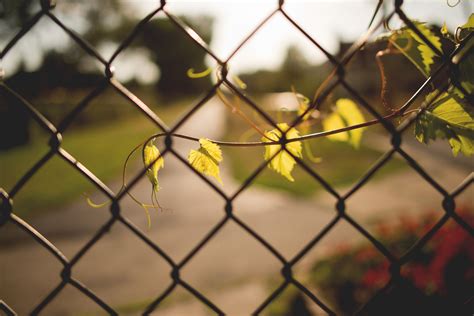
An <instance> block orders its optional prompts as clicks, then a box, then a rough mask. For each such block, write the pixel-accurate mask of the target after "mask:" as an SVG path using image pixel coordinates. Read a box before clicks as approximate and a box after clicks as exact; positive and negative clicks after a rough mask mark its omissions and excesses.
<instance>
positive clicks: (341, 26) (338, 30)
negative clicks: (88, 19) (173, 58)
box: [3, 0, 474, 82]
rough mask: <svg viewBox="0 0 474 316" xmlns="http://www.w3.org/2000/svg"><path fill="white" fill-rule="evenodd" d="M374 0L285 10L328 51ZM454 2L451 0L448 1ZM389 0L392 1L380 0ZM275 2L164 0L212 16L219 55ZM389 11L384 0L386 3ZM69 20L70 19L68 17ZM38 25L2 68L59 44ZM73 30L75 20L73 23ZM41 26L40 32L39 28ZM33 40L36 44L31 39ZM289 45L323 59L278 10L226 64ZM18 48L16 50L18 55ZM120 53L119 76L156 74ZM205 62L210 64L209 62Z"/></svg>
mask: <svg viewBox="0 0 474 316" xmlns="http://www.w3.org/2000/svg"><path fill="white" fill-rule="evenodd" d="M377 1H378V0H286V2H285V6H284V8H285V11H286V12H287V13H288V15H289V16H290V17H292V18H293V19H294V20H295V21H297V22H298V24H300V26H301V27H302V28H303V29H304V30H306V31H307V32H308V33H309V34H310V35H311V36H312V37H313V38H314V39H315V40H316V41H317V42H318V43H320V44H321V45H322V46H323V47H324V48H326V49H327V50H328V51H329V52H331V53H336V52H337V50H338V43H339V41H340V40H343V41H354V40H356V39H357V38H358V37H359V36H361V35H362V34H364V32H365V31H366V29H367V24H368V22H369V20H370V18H371V16H372V13H373V10H374V8H375V4H376V3H377ZM448 1H457V0H448ZM158 2H159V1H157V0H124V3H126V4H129V5H130V14H135V15H137V16H138V17H140V18H141V17H144V16H145V15H146V14H148V13H149V12H150V11H152V10H154V9H155V8H156V7H157V3H158ZM386 2H390V3H392V2H393V1H386ZM60 3H61V1H59V4H60ZM277 5H278V0H239V1H238V0H168V1H167V9H168V10H169V11H170V12H172V13H174V14H175V15H185V16H190V17H198V16H202V15H208V16H211V17H213V19H214V30H213V31H214V32H213V39H212V42H211V43H210V46H211V49H212V50H213V51H214V52H215V53H216V54H217V55H218V56H219V57H221V58H222V59H225V58H226V57H227V56H229V54H230V53H231V52H232V51H233V50H234V49H235V48H236V47H237V45H238V44H239V43H240V41H241V40H242V39H243V38H244V37H246V36H247V35H248V34H249V33H250V32H251V31H252V30H253V29H254V28H255V27H256V26H257V25H258V24H259V23H260V22H261V21H262V20H263V19H264V18H265V17H266V16H267V15H269V14H270V13H271V12H272V11H273V10H274V9H275V8H276V7H277ZM387 9H388V10H389V11H390V10H391V7H390V5H389V6H387ZM403 9H404V12H405V13H406V14H407V15H408V17H409V18H411V19H417V20H420V21H426V22H430V23H436V24H438V25H442V24H443V22H446V24H447V26H448V28H449V29H450V30H451V31H454V29H455V27H456V26H458V25H461V24H463V23H465V21H466V20H467V18H468V16H469V14H470V13H471V12H473V11H474V1H472V0H461V2H460V3H459V4H458V5H457V6H456V7H454V8H451V7H449V6H448V4H447V2H446V0H405V3H404V5H403ZM67 22H69V23H67V24H68V25H74V20H73V19H72V18H71V19H70V20H68V21H67ZM40 23H43V24H46V25H44V26H43V27H41V28H38V32H32V34H28V35H27V36H29V37H30V38H32V39H33V40H31V41H24V43H22V41H20V44H21V45H18V48H15V50H17V53H13V52H12V54H9V55H7V58H6V59H5V61H4V63H3V67H5V70H6V71H7V74H8V73H10V74H11V73H12V72H13V71H14V69H15V68H16V67H17V66H18V64H19V61H20V60H21V59H22V58H21V55H23V56H28V58H26V63H27V68H28V69H34V68H36V67H37V66H38V65H39V64H40V62H41V59H40V57H39V56H35V55H34V54H33V53H32V52H33V50H32V45H41V46H42V47H58V46H61V45H62V46H64V43H66V41H67V36H66V35H65V34H64V33H63V32H62V31H61V30H58V28H57V26H55V25H53V24H52V23H51V22H50V21H47V19H45V21H40ZM399 25H400V21H398V20H396V19H394V20H393V23H391V26H392V27H398V26H399ZM76 29H80V25H79V24H76ZM39 30H41V32H40V31H39ZM35 43H37V44H35ZM289 45H296V46H297V47H299V48H300V49H301V51H302V52H303V53H304V55H305V56H306V57H307V59H308V60H309V61H310V62H313V63H319V62H322V61H324V60H325V57H324V56H323V54H322V53H321V52H320V51H319V50H318V49H317V48H316V47H315V46H314V45H313V44H312V43H311V42H310V41H309V40H308V39H307V38H305V37H304V36H303V35H302V34H301V33H300V32H299V31H298V30H297V29H296V28H295V27H294V26H293V25H291V24H290V23H289V22H288V21H287V20H286V19H285V18H284V17H283V15H282V14H281V13H278V14H277V15H275V16H274V17H273V18H272V19H271V20H269V21H268V23H267V24H266V25H265V26H264V27H263V28H262V29H261V30H260V31H259V32H258V33H257V34H255V36H254V37H253V38H252V39H251V40H250V41H249V42H248V43H247V44H246V45H245V46H244V47H243V49H241V50H240V51H239V52H238V53H237V54H236V55H235V57H234V58H233V59H232V60H231V63H230V67H231V70H233V71H234V72H236V73H239V72H246V71H253V70H257V69H275V68H277V67H278V66H279V65H280V63H281V62H282V60H283V58H284V56H285V53H286V49H287V47H288V46H289ZM115 48H116V45H115V46H114V45H104V46H103V47H100V51H101V53H102V54H103V55H104V56H105V57H108V56H110V54H111V53H112V52H113V50H114V49H115ZM18 52H19V54H18ZM126 53H128V55H127V54H124V56H121V57H120V58H119V59H118V60H117V63H119V62H120V65H117V66H118V67H117V69H120V71H118V72H117V76H118V77H119V79H121V80H127V79H129V78H130V77H137V78H138V79H141V81H143V82H146V81H150V80H153V79H154V78H156V76H157V75H158V73H159V72H158V70H157V68H156V66H155V65H153V64H151V62H149V61H148V60H147V57H146V54H139V53H135V54H133V53H130V51H128V52H127V51H126ZM210 65H211V64H210Z"/></svg>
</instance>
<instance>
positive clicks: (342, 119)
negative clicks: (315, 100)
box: [323, 99, 365, 148]
mask: <svg viewBox="0 0 474 316" xmlns="http://www.w3.org/2000/svg"><path fill="white" fill-rule="evenodd" d="M364 122H365V119H364V116H363V115H362V113H361V112H360V110H359V108H358V107H357V104H355V102H354V101H352V100H350V99H339V100H337V102H336V107H335V110H334V112H333V113H331V114H330V115H329V116H328V117H327V118H326V119H324V120H323V129H324V131H332V130H336V129H341V128H344V127H347V126H352V125H356V124H360V123H364ZM363 131H364V128H357V129H353V130H350V131H347V132H342V133H337V134H332V135H329V136H328V138H329V139H330V140H333V141H340V142H348V143H349V144H351V145H352V146H353V147H354V148H359V146H360V141H361V139H362V133H363Z"/></svg>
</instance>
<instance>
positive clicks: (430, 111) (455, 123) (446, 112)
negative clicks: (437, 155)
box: [415, 91, 474, 156]
mask: <svg viewBox="0 0 474 316" xmlns="http://www.w3.org/2000/svg"><path fill="white" fill-rule="evenodd" d="M435 93H438V92H437V91H435V92H433V93H431V94H429V95H428V96H427V100H430V99H432V97H433V94H435ZM415 136H416V138H417V139H418V141H420V142H422V143H425V144H428V143H429V141H430V140H435V139H437V138H441V139H447V140H448V143H449V145H450V146H451V149H452V151H453V155H454V156H457V155H458V153H460V152H461V153H462V154H464V155H465V156H471V155H472V154H474V110H473V109H472V107H469V106H468V105H466V104H464V100H463V99H462V98H460V97H459V96H458V95H456V94H454V93H450V92H444V93H442V94H441V95H440V96H439V97H438V98H437V99H436V101H435V102H433V104H431V105H430V106H429V107H428V108H427V109H426V110H425V111H424V112H423V113H421V115H420V116H419V117H418V119H417V120H416V123H415Z"/></svg>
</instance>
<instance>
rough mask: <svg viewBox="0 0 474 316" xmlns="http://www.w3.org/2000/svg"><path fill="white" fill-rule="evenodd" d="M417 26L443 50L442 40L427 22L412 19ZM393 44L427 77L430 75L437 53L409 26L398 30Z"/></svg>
mask: <svg viewBox="0 0 474 316" xmlns="http://www.w3.org/2000/svg"><path fill="white" fill-rule="evenodd" d="M412 22H413V24H414V25H415V26H416V28H417V29H418V30H419V31H420V33H421V34H423V35H424V36H425V37H426V38H427V39H428V40H429V41H430V42H431V44H433V46H434V47H436V48H437V49H438V50H439V51H442V48H441V40H440V38H439V37H438V36H437V35H436V34H434V33H433V32H432V31H431V30H430V28H429V27H428V26H426V24H425V23H421V22H417V21H412ZM390 41H391V42H392V44H393V45H394V46H395V47H397V49H398V50H399V51H400V52H401V53H403V54H404V55H405V57H407V58H408V59H409V60H410V61H411V62H412V63H413V64H414V65H415V66H416V67H417V68H418V69H419V70H420V71H421V72H422V73H423V74H424V75H425V76H426V77H429V76H430V72H431V65H432V64H434V57H435V56H437V54H436V53H435V52H434V51H433V50H432V49H431V48H430V47H429V46H428V45H427V44H426V43H425V41H423V39H422V38H421V37H420V36H418V34H416V33H415V32H414V31H413V30H412V29H410V28H409V27H404V28H402V29H400V30H398V31H396V32H394V36H393V37H392V38H391V39H390Z"/></svg>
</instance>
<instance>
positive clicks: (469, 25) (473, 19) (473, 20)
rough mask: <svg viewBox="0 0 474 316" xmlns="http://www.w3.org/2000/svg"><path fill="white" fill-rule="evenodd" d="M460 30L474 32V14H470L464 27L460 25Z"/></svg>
mask: <svg viewBox="0 0 474 316" xmlns="http://www.w3.org/2000/svg"><path fill="white" fill-rule="evenodd" d="M460 28H461V29H467V30H470V31H474V13H471V15H470V16H469V19H468V20H467V22H466V23H465V24H464V25H461V26H460Z"/></svg>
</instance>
